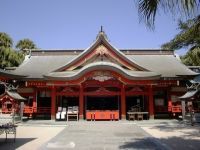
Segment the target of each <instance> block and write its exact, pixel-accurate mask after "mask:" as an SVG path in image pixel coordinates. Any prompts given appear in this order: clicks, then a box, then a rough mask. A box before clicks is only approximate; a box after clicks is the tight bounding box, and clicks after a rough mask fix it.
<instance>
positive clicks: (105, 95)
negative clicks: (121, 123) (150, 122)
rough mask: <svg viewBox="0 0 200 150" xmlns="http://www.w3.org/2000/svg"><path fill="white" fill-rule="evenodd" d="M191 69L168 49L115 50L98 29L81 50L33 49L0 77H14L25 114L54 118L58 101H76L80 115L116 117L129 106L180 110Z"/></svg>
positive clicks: (63, 103) (121, 116)
mask: <svg viewBox="0 0 200 150" xmlns="http://www.w3.org/2000/svg"><path fill="white" fill-rule="evenodd" d="M195 75H196V73H194V72H193V71H191V70H190V69H188V68H187V67H186V66H185V65H183V64H182V63H181V62H180V61H179V60H178V59H177V58H176V57H175V55H174V53H173V52H172V51H167V50H165V51H164V50H132V49H123V50H119V49H117V48H115V47H113V46H112V45H111V44H110V42H109V41H108V39H107V36H106V35H105V33H104V32H103V31H100V32H99V34H98V35H97V38H96V40H95V41H94V43H93V44H91V46H89V48H87V49H85V50H38V51H32V52H31V54H30V55H29V56H26V58H25V60H24V62H23V63H22V64H21V65H20V66H19V67H17V68H16V69H15V70H13V71H12V72H9V73H8V72H1V74H0V77H1V80H14V79H15V80H16V81H17V83H18V85H19V88H18V93H19V94H20V95H22V96H23V97H26V98H27V102H25V107H24V114H25V115H28V116H36V115H39V114H43V115H49V116H51V119H55V116H56V113H57V112H58V108H59V107H61V108H69V107H73V106H78V109H79V118H80V119H86V120H91V119H95V120H119V119H126V118H127V117H128V116H127V112H130V111H138V112H147V116H146V117H147V118H154V117H155V115H159V114H177V113H181V105H180V102H179V101H178V97H179V96H181V95H183V94H184V93H185V92H186V87H185V85H184V80H185V79H188V78H193V77H194V76H195Z"/></svg>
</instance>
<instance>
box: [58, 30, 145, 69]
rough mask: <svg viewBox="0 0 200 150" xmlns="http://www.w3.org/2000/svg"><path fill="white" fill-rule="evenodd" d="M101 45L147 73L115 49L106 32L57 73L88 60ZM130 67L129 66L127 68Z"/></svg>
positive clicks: (102, 32)
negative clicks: (88, 56) (89, 55)
mask: <svg viewBox="0 0 200 150" xmlns="http://www.w3.org/2000/svg"><path fill="white" fill-rule="evenodd" d="M100 45H104V46H105V47H108V49H109V51H112V52H114V53H115V54H116V55H117V56H118V57H119V59H123V60H124V61H125V62H126V63H127V65H131V66H134V67H136V68H138V69H139V70H145V71H147V69H146V68H143V67H142V66H140V65H139V64H137V62H135V61H134V60H130V59H129V58H127V57H126V55H125V54H124V53H122V52H121V51H120V50H118V49H117V48H115V47H113V46H112V45H111V44H110V43H109V41H108V40H107V36H106V34H105V33H104V31H100V32H99V34H98V35H97V38H96V40H95V41H94V43H93V44H92V45H91V46H90V47H89V48H87V49H85V50H84V51H83V52H82V53H80V54H79V55H78V56H77V57H75V58H74V59H72V60H71V61H70V62H68V63H67V64H64V65H63V66H62V67H60V68H58V69H56V70H55V71H61V70H64V69H67V68H69V67H70V66H72V65H73V64H76V63H77V62H78V61H80V60H81V59H84V58H86V56H87V55H88V54H90V53H92V51H95V48H97V47H98V46H100ZM127 67H128V66H127Z"/></svg>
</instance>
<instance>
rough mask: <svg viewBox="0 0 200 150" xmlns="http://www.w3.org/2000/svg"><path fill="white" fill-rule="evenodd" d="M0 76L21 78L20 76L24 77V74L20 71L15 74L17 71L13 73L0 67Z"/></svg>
mask: <svg viewBox="0 0 200 150" xmlns="http://www.w3.org/2000/svg"><path fill="white" fill-rule="evenodd" d="M0 76H1V77H6V78H22V77H25V76H23V75H21V73H19V74H17V73H13V72H10V71H6V70H2V69H0Z"/></svg>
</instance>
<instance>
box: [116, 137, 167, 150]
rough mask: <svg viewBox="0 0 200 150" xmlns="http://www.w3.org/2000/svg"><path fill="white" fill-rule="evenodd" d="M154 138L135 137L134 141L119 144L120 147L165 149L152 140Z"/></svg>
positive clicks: (144, 149) (145, 149)
mask: <svg viewBox="0 0 200 150" xmlns="http://www.w3.org/2000/svg"><path fill="white" fill-rule="evenodd" d="M152 141H153V138H152V139H151V138H142V139H133V142H126V143H124V144H123V145H121V146H119V149H143V150H151V149H153V150H155V149H157V150H159V149H165V148H164V147H163V146H162V145H160V144H156V143H155V142H152ZM159 145H160V146H159Z"/></svg>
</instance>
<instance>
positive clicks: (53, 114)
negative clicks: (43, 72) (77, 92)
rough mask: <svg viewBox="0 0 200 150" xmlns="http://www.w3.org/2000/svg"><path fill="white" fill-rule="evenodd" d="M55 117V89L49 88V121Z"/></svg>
mask: <svg viewBox="0 0 200 150" xmlns="http://www.w3.org/2000/svg"><path fill="white" fill-rule="evenodd" d="M55 115H56V88H55V87H54V86H52V88H51V119H52V120H54V119H55Z"/></svg>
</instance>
